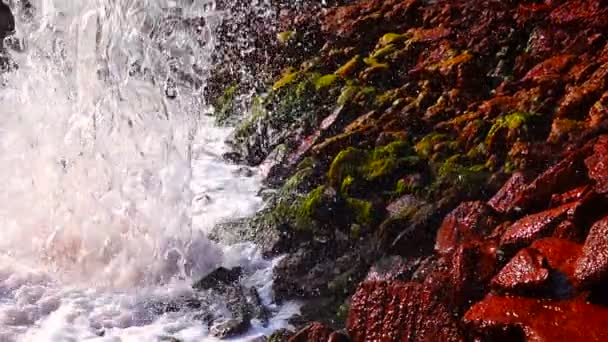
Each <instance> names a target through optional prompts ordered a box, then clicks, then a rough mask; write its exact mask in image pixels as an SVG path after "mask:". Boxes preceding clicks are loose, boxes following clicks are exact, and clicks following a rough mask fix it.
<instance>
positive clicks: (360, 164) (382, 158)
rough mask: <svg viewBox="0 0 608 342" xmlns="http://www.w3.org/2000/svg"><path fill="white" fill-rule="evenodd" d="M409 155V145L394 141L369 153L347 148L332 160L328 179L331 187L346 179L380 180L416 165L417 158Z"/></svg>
mask: <svg viewBox="0 0 608 342" xmlns="http://www.w3.org/2000/svg"><path fill="white" fill-rule="evenodd" d="M411 153H412V151H411V147H410V145H409V144H408V143H406V142H403V141H395V142H392V143H390V144H388V145H386V146H383V147H378V148H376V149H374V150H371V151H369V150H361V149H357V148H353V147H349V148H347V149H345V150H343V151H341V152H340V153H338V155H337V156H336V158H334V160H333V162H332V164H331V166H330V168H329V172H328V179H329V181H330V184H331V185H332V186H339V185H341V184H342V182H343V181H344V179H346V177H351V178H354V179H355V180H363V181H366V182H375V181H377V180H382V179H384V178H385V177H389V176H391V175H392V174H393V173H394V172H395V171H396V170H398V169H400V168H403V167H408V166H411V165H414V164H416V163H417V162H418V158H417V157H415V156H412V155H411ZM351 184H352V183H351Z"/></svg>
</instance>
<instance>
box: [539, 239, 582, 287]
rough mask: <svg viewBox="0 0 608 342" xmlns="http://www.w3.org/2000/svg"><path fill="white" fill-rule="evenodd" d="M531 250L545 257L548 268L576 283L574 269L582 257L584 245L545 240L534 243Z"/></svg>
mask: <svg viewBox="0 0 608 342" xmlns="http://www.w3.org/2000/svg"><path fill="white" fill-rule="evenodd" d="M530 248H532V249H535V250H537V251H538V252H540V253H541V254H542V255H543V257H544V258H545V261H546V263H547V266H548V267H550V268H551V269H553V270H557V271H559V272H561V273H562V274H564V275H565V276H566V277H567V278H568V279H569V280H570V281H574V269H575V265H576V260H577V259H578V258H579V256H580V255H581V251H582V248H583V246H582V245H580V244H578V243H574V242H572V241H568V240H565V239H558V238H544V239H540V240H536V241H534V243H533V244H532V245H531V246H530Z"/></svg>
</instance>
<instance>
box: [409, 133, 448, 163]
mask: <svg viewBox="0 0 608 342" xmlns="http://www.w3.org/2000/svg"><path fill="white" fill-rule="evenodd" d="M447 140H449V137H448V136H447V135H445V134H440V133H431V134H429V135H427V136H425V137H424V138H422V139H420V141H419V142H418V143H417V144H416V147H415V149H416V153H418V155H419V156H420V157H421V158H429V157H430V156H431V155H432V154H433V150H434V148H435V145H437V144H439V143H441V142H444V141H447Z"/></svg>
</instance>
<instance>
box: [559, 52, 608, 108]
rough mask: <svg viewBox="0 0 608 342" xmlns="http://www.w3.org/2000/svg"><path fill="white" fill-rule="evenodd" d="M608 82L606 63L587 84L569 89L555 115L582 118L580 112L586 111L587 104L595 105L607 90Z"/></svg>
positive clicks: (607, 66) (607, 64)
mask: <svg viewBox="0 0 608 342" xmlns="http://www.w3.org/2000/svg"><path fill="white" fill-rule="evenodd" d="M607 82H608V63H604V64H603V65H602V66H600V67H599V68H598V69H597V70H596V71H595V72H594V73H593V74H592V75H591V77H590V78H589V80H587V81H586V82H585V83H583V84H582V85H580V86H573V87H568V88H567V90H566V95H565V96H564V98H563V99H562V101H561V103H560V104H559V108H558V110H557V112H556V113H555V115H556V117H558V118H568V117H577V116H580V114H581V113H580V112H579V111H580V110H583V109H584V106H585V104H593V102H595V100H597V99H598V98H599V97H600V96H601V95H602V93H603V92H604V90H605V89H606V85H607ZM587 108H588V107H587Z"/></svg>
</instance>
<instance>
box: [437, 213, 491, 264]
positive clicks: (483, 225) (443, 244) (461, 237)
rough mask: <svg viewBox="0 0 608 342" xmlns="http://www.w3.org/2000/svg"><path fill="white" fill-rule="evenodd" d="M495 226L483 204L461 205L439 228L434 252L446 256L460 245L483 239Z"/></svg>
mask: <svg viewBox="0 0 608 342" xmlns="http://www.w3.org/2000/svg"><path fill="white" fill-rule="evenodd" d="M496 224H497V221H496V219H495V218H494V215H493V213H492V209H491V208H490V207H489V206H488V205H486V204H485V203H483V202H480V201H477V202H464V203H461V204H460V205H459V206H458V207H457V208H456V209H454V210H453V211H452V212H451V213H449V214H448V215H447V216H446V217H445V219H444V220H443V223H442V224H441V227H439V230H438V232H437V240H436V243H435V250H436V251H437V252H438V253H439V254H448V253H450V252H452V251H453V250H454V249H455V248H457V247H458V245H459V244H461V243H464V242H468V241H475V240H479V239H481V238H483V237H484V236H486V235H487V234H488V233H489V232H490V231H491V230H492V228H494V226H495V225H496Z"/></svg>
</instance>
